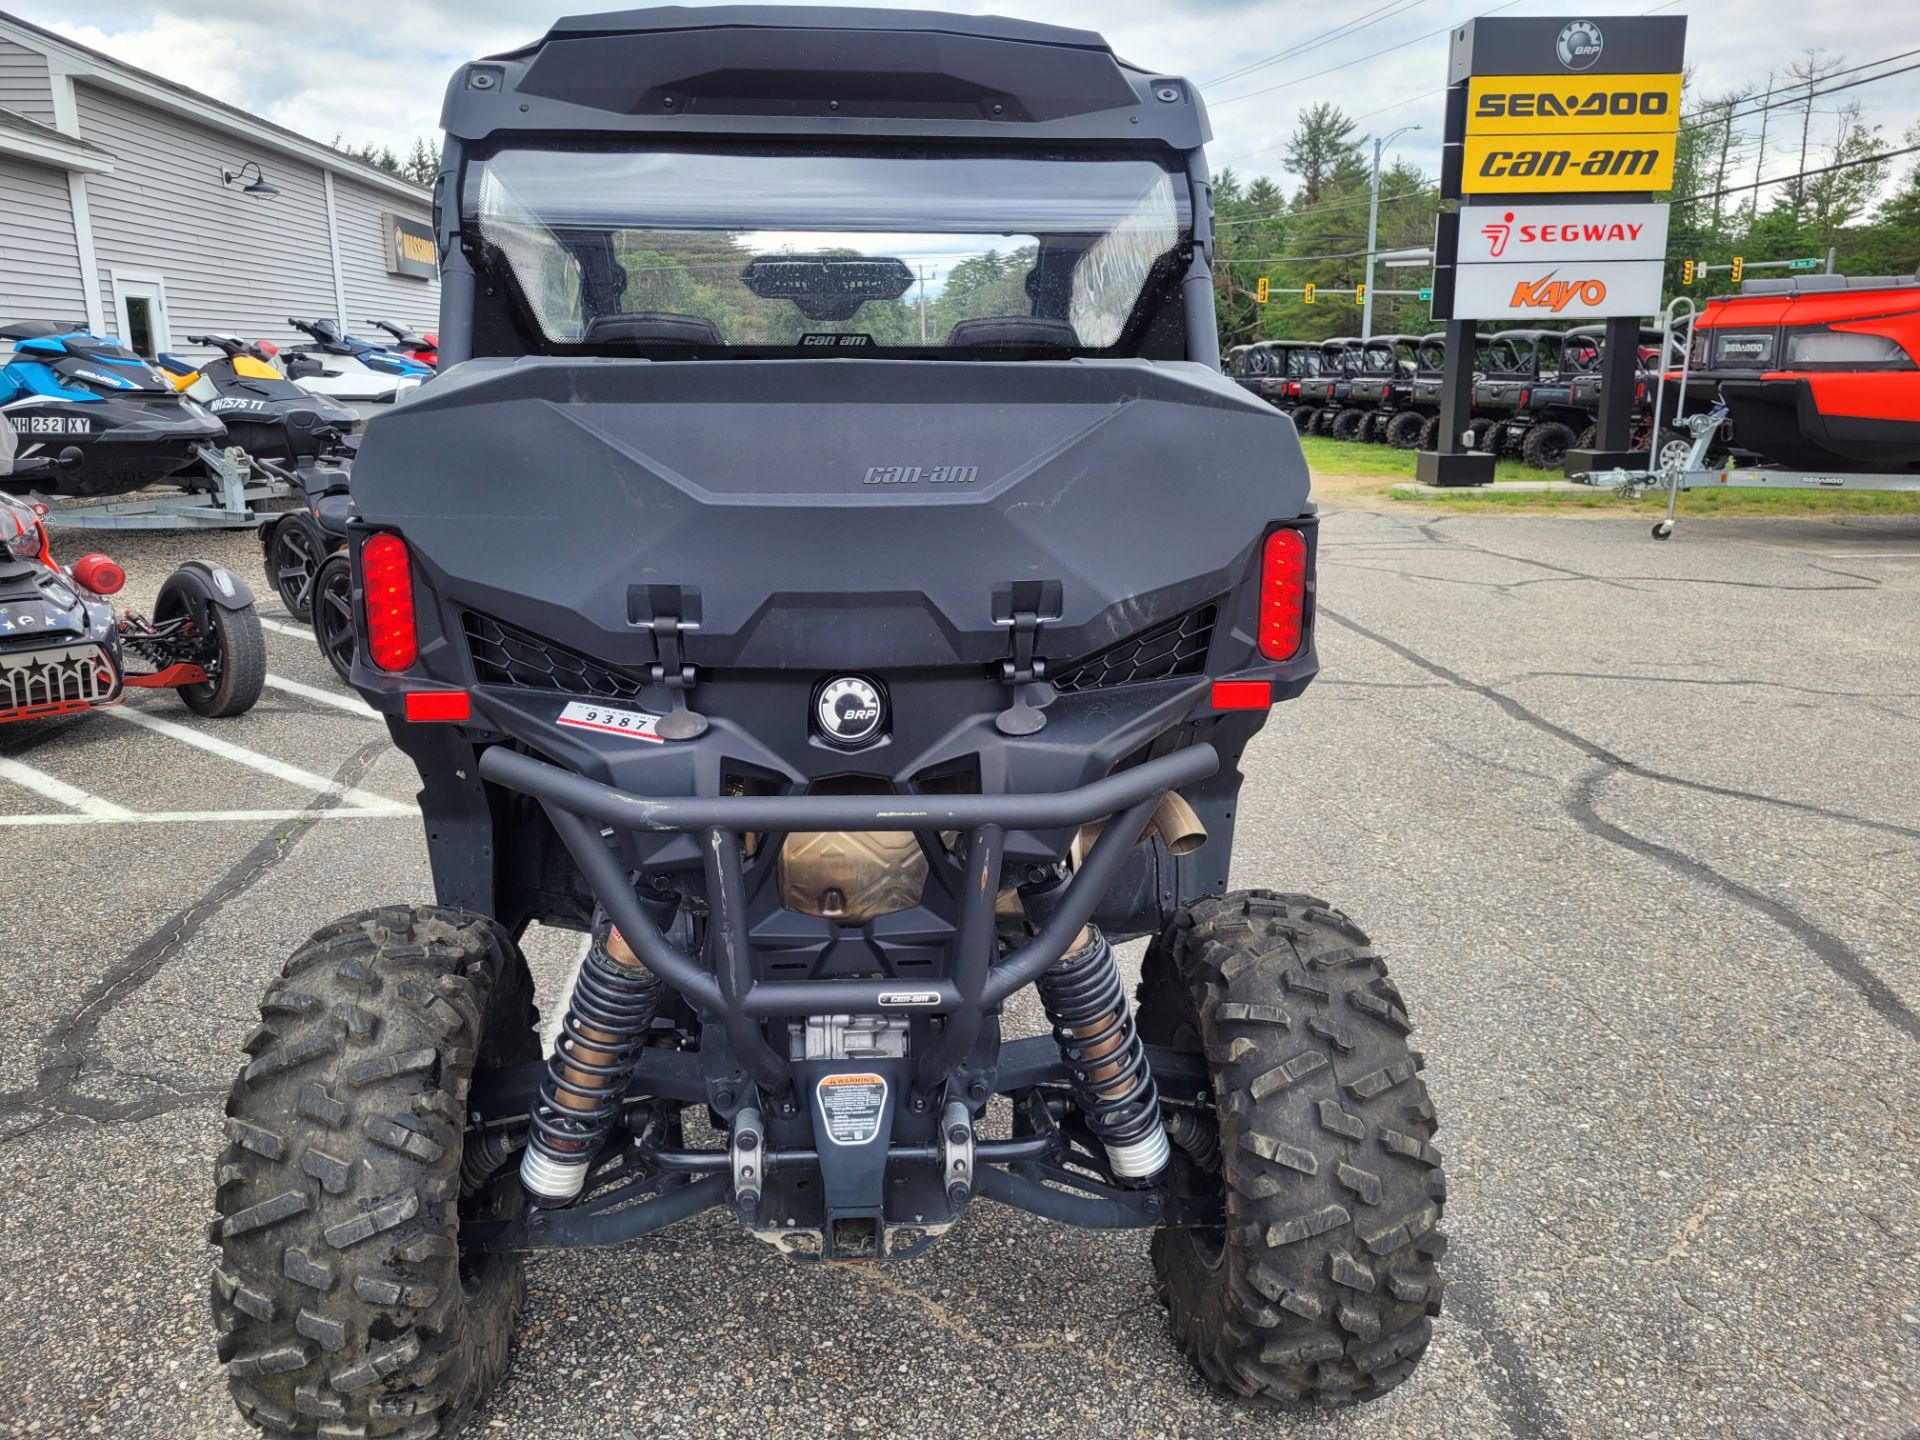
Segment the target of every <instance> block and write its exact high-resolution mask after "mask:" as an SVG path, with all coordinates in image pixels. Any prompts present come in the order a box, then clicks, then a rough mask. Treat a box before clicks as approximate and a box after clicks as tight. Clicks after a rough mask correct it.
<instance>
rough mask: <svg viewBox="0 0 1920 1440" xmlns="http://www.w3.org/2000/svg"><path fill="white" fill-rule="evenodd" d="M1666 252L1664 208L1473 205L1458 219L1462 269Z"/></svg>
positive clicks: (1656, 256) (1632, 257)
mask: <svg viewBox="0 0 1920 1440" xmlns="http://www.w3.org/2000/svg"><path fill="white" fill-rule="evenodd" d="M1666 253H1667V207H1666V206H1665V205H1650V204H1638V205H1475V206H1470V207H1468V208H1467V209H1466V210H1464V211H1462V212H1461V215H1460V263H1461V264H1462V265H1490V264H1494V263H1497V262H1504V263H1507V264H1515V263H1524V264H1528V265H1538V266H1547V267H1551V266H1555V265H1563V264H1567V263H1570V262H1573V261H1590V260H1658V259H1661V258H1662V257H1663V256H1665V254H1666Z"/></svg>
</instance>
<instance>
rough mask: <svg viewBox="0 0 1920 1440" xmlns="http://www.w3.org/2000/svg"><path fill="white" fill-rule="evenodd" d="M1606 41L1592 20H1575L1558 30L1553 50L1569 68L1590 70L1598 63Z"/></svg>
mask: <svg viewBox="0 0 1920 1440" xmlns="http://www.w3.org/2000/svg"><path fill="white" fill-rule="evenodd" d="M1606 43H1607V42H1606V40H1605V38H1604V37H1603V36H1602V35H1601V34H1600V27H1599V26H1598V25H1596V24H1594V23H1593V21H1591V20H1576V21H1574V22H1573V23H1572V24H1571V25H1569V26H1567V28H1566V29H1564V30H1562V31H1561V32H1560V38H1559V40H1557V41H1556V42H1555V43H1554V52H1555V53H1556V54H1558V55H1559V57H1560V63H1561V64H1562V65H1564V66H1566V67H1567V69H1569V70H1591V69H1592V68H1593V67H1594V66H1595V65H1596V64H1598V63H1599V61H1600V51H1601V50H1602V49H1603V48H1604V47H1605V46H1606Z"/></svg>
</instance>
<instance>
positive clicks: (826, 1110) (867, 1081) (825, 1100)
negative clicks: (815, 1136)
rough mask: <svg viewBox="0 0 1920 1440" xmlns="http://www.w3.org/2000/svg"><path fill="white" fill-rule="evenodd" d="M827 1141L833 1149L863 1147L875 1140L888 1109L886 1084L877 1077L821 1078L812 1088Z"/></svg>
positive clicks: (829, 1076) (883, 1078)
mask: <svg viewBox="0 0 1920 1440" xmlns="http://www.w3.org/2000/svg"><path fill="white" fill-rule="evenodd" d="M814 1089H815V1093H816V1094H817V1095H818V1097H819V1100H820V1117H821V1119H822V1120H823V1121H824V1122H825V1124H826V1130H827V1138H828V1139H829V1140H831V1141H832V1142H833V1143H834V1144H836V1145H865V1144H868V1143H870V1142H871V1141H873V1140H875V1139H876V1138H878V1136H879V1134H880V1116H881V1113H882V1112H883V1111H884V1110H885V1109H886V1107H887V1082H886V1079H885V1077H884V1076H880V1075H823V1076H822V1077H821V1078H820V1083H819V1084H818V1085H817V1086H815V1087H814Z"/></svg>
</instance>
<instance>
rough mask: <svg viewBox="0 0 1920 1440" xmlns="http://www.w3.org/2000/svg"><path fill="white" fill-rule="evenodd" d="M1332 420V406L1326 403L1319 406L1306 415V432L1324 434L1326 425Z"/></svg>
mask: <svg viewBox="0 0 1920 1440" xmlns="http://www.w3.org/2000/svg"><path fill="white" fill-rule="evenodd" d="M1332 420H1333V408H1332V407H1331V406H1328V405H1322V406H1319V407H1318V408H1316V409H1315V410H1314V412H1313V413H1312V414H1311V415H1310V416H1308V417H1307V433H1308V434H1310V435H1324V434H1326V433H1327V426H1328V425H1329V424H1330V423H1332Z"/></svg>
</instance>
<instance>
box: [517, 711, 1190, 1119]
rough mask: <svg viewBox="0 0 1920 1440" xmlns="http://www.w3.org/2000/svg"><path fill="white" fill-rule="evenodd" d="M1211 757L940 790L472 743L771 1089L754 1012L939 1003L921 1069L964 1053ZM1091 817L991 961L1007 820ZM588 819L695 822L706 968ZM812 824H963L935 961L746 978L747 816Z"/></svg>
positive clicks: (758, 821)
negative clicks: (756, 779)
mask: <svg viewBox="0 0 1920 1440" xmlns="http://www.w3.org/2000/svg"><path fill="white" fill-rule="evenodd" d="M1219 763H1220V761H1219V756H1218V755H1217V754H1216V753H1215V751H1214V749H1213V747H1212V746H1210V745H1205V744H1201V745H1193V746H1190V747H1188V748H1186V749H1182V750H1177V751H1174V752H1173V753H1172V754H1169V755H1163V756H1160V757H1158V758H1155V759H1151V760H1147V761H1144V762H1142V763H1141V764H1139V765H1136V766H1134V767H1132V768H1131V769H1128V770H1124V771H1121V772H1119V773H1118V774H1115V775H1110V776H1108V777H1107V778H1105V779H1103V780H1098V781H1095V782H1094V783H1093V784H1091V785H1084V786H1081V787H1080V788H1079V789H1076V790H1066V791H1059V792H1055V793H1051V794H1008V795H946V796H923V795H913V796H901V795H781V796H765V797H754V796H717V797H684V796H681V797H650V796H642V795H632V794H628V793H627V792H625V791H622V790H617V789H615V788H613V787H612V786H610V785H602V784H600V783H598V782H597V781H593V780H588V779H586V778H585V777H583V776H580V775H576V774H574V773H573V772H571V771H568V770H563V769H561V768H560V767H559V766H556V765H549V764H547V763H546V762H544V761H541V760H536V759H534V758H532V757H531V756H528V755H524V754H521V753H519V752H518V751H515V750H511V749H508V748H507V747H505V746H499V745H496V746H493V747H492V748H490V749H488V750H487V751H486V752H485V753H484V754H483V755H482V756H481V757H480V774H481V776H482V777H483V778H484V779H486V780H489V781H492V782H493V783H494V784H497V785H500V786H503V787H505V788H506V789H509V790H515V791H518V792H520V793H522V794H525V795H529V796H531V797H532V798H534V799H535V800H537V801H538V802H539V803H540V805H541V807H542V808H543V809H544V810H545V811H546V813H547V816H548V818H549V820H550V821H551V822H552V824H553V827H554V830H555V832H556V833H557V834H558V835H559V837H560V839H561V842H562V843H563V844H565V846H566V847H567V849H568V851H569V852H570V853H571V854H572V856H573V858H574V861H575V863H576V864H577V865H579V867H580V871H581V874H582V875H583V876H584V877H585V879H586V882H587V884H588V886H589V887H591V889H592V890H593V892H594V894H595V896H596V897H597V898H598V899H599V901H600V903H601V904H602V905H603V906H605V907H606V911H607V914H608V916H609V917H610V918H611V919H612V921H613V923H614V924H615V925H616V926H617V927H618V928H619V930H620V933H621V935H623V936H624V937H625V938H626V940H627V943H628V944H630V945H631V946H632V947H633V949H634V951H635V953H636V954H638V955H639V957H640V958H641V960H643V961H644V962H645V963H646V965H647V966H648V968H650V969H651V970H652V971H653V972H654V974H656V975H658V976H659V977H660V978H661V979H662V980H664V981H666V983H667V984H669V985H671V986H672V987H673V988H674V989H676V990H678V991H679V992H680V993H681V994H682V995H683V996H685V997H686V999H687V1000H688V1002H689V1003H690V1004H692V1006H693V1007H694V1009H695V1010H697V1011H699V1012H700V1013H701V1015H702V1016H704V1017H707V1018H710V1019H713V1020H716V1021H718V1022H719V1023H721V1024H722V1025H724V1026H725V1028H726V1032H727V1037H728V1040H729V1041H730V1043H731V1044H732V1046H733V1049H734V1051H735V1054H736V1055H737V1057H738V1058H739V1060H740V1061H741V1063H742V1064H743V1066H744V1067H745V1068H746V1070H747V1072H748V1073H749V1074H750V1075H752V1076H753V1078H754V1079H755V1080H756V1081H757V1082H759V1083H760V1084H761V1085H764V1086H767V1087H770V1088H772V1089H774V1090H777V1091H785V1090H787V1089H788V1088H790V1087H791V1085H792V1083H793V1073H792V1067H791V1065H790V1064H789V1062H788V1060H787V1059H786V1058H785V1057H784V1056H782V1055H781V1054H779V1053H778V1052H777V1051H776V1050H775V1049H774V1048H773V1047H772V1046H771V1045H769V1044H768V1043H767V1040H766V1037H765V1036H764V1035H763V1034H762V1033H761V1029H760V1022H761V1021H763V1020H766V1019H770V1018H774V1017H780V1016H803V1015H812V1014H829V1013H841V1012H866V1013H873V1012H879V1013H885V1012H889V1011H891V1012H894V1013H902V1012H905V1013H911V1014H923V1015H924V1014H937V1015H944V1016H945V1017H946V1027H945V1030H944V1032H943V1034H942V1038H941V1043H940V1044H938V1045H937V1046H934V1047H932V1048H930V1049H928V1050H926V1051H924V1052H923V1053H922V1054H921V1056H920V1059H919V1063H918V1067H917V1068H918V1069H919V1072H920V1075H921V1077H922V1078H923V1079H925V1080H932V1079H933V1078H935V1077H936V1076H937V1075H938V1074H939V1073H941V1072H942V1071H943V1069H944V1068H945V1067H947V1066H950V1065H951V1064H952V1063H953V1062H954V1061H955V1060H957V1059H958V1058H960V1057H963V1056H965V1055H966V1054H967V1053H968V1052H969V1051H970V1050H971V1048H972V1046H973V1042H974V1040H975V1038H976V1037H977V1036H978V1033H979V1028H980V1023H981V1020H982V1018H983V1017H984V1016H985V1015H986V1014H987V1013H988V1012H989V1011H991V1010H994V1009H997V1008H998V1007H999V1006H1000V1004H1001V1003H1002V1002H1003V1001H1005V1000H1006V998H1007V997H1008V996H1009V995H1011V994H1013V993H1014V991H1016V990H1018V989H1020V988H1021V987H1023V986H1025V985H1028V984H1031V983H1032V982H1033V980H1034V979H1035V978H1036V977H1038V976H1039V975H1040V974H1042V973H1043V972H1044V971H1046V970H1047V969H1048V968H1049V967H1050V966H1052V965H1054V964H1056V963H1057V962H1058V961H1059V960H1060V958H1061V956H1063V955H1064V954H1065V953H1066V951H1067V947H1068V946H1069V945H1071V944H1072V943H1073V940H1074V937H1075V936H1076V935H1078V934H1079V932H1080V929H1081V927H1082V926H1084V925H1085V924H1086V923H1087V920H1088V918H1089V917H1090V916H1091V915H1092V914H1093V910H1094V907H1095V906H1096V905H1097V904H1098V903H1099V900H1100V896H1101V895H1102V893H1103V892H1104V891H1105V890H1106V888H1107V886H1108V885H1110V884H1111V883H1112V882H1113V879H1114V877H1115V875H1116V874H1118V872H1119V869H1120V865H1121V862H1122V861H1123V859H1124V858H1125V857H1126V854H1127V852H1128V851H1130V850H1131V849H1132V848H1133V846H1134V844H1135V843H1136V842H1137V841H1138V840H1139V838H1140V836H1141V835H1142V833H1143V832H1144V831H1145V830H1146V828H1147V824H1148V822H1149V820H1151V818H1152V816H1153V810H1154V807H1155V806H1156V805H1157V804H1158V803H1159V801H1160V797H1161V796H1162V795H1164V794H1165V793H1166V792H1167V791H1168V790H1172V789H1177V788H1179V787H1180V786H1182V785H1188V784H1191V783H1193V782H1194V781H1197V780H1202V779H1205V778H1206V777H1207V776H1209V775H1211V774H1213V772H1214V771H1215V769H1217V768H1218V766H1219ZM1093 821H1103V822H1106V823H1105V825H1104V828H1103V829H1102V831H1101V835H1100V838H1099V840H1098V841H1097V842H1096V843H1095V845H1094V846H1093V849H1092V851H1091V853H1090V854H1089V855H1088V856H1087V858H1086V860H1085V862H1084V863H1083V864H1082V865H1081V866H1080V867H1079V869H1078V870H1077V871H1076V872H1075V874H1074V878H1073V880H1072V882H1071V883H1070V884H1069V885H1068V886H1067V887H1066V889H1065V891H1064V892H1063V896H1062V898H1061V900H1060V902H1059V904H1058V906H1057V908H1056V909H1055V910H1054V911H1053V913H1052V915H1051V916H1050V917H1049V919H1048V920H1047V923H1046V924H1045V926H1044V927H1043V928H1042V929H1041V931H1040V933H1039V934H1038V935H1036V936H1035V937H1034V938H1033V939H1032V940H1030V941H1029V942H1028V943H1027V944H1026V945H1024V946H1022V947H1021V948H1020V949H1018V950H1016V951H1014V952H1013V953H1012V954H1010V955H1007V956H1006V957H1004V958H1002V959H1000V960H999V963H997V964H996V963H994V961H995V955H994V950H995V943H994V903H995V900H996V898H997V896H998V893H999V889H1000V866H1001V857H1002V841H1003V839H1004V837H1005V834H1006V831H1007V830H1008V829H1009V828H1031V827H1039V828H1055V827H1069V826H1078V825H1084V824H1088V823H1090V822H1093ZM590 822H597V823H590ZM602 827H611V828H612V829H613V830H615V831H620V830H649V831H660V830H669V831H687V832H696V833H698V834H699V835H700V836H701V839H702V852H703V860H704V868H705V872H706V891H707V904H708V909H709V915H710V919H709V936H710V942H709V956H710V960H711V968H708V967H706V966H703V965H702V964H701V963H700V962H699V961H697V960H696V959H695V958H694V957H692V956H689V955H687V954H686V953H685V952H683V951H681V950H680V949H678V948H677V947H675V946H674V945H672V944H669V943H668V941H667V939H666V937H665V936H664V935H662V934H661V932H660V928H659V926H658V925H656V924H655V923H654V921H653V920H652V918H651V917H650V916H649V915H648V914H647V911H646V907H645V906H643V905H642V904H641V903H640V901H639V899H638V897H637V895H636V894H635V892H634V888H633V886H632V884H631V883H630V882H629V880H628V878H627V875H626V872H625V870H624V868H623V867H622V864H621V861H620V859H619V858H618V856H617V855H616V853H615V850H614V849H613V847H612V846H610V845H609V843H608V837H607V836H606V835H605V834H604V832H603V829H602ZM816 830H888V831H931V832H936V833H938V832H944V831H955V830H958V831H962V832H965V833H966V835H967V845H966V855H967V885H966V890H965V898H964V901H963V908H962V911H961V914H960V919H959V926H958V932H957V938H956V941H955V954H954V956H953V961H952V964H951V965H950V966H949V973H948V974H947V975H946V976H944V977H942V978H940V979H937V980H931V981H924V982H923V981H918V980H916V981H912V982H901V981H898V980H850V979H841V980H803V981H767V980H756V979H755V978H754V975H753V964H752V955H751V952H750V949H749V945H748V942H747V938H746V909H745V903H744V894H743V889H742V882H741V863H742V862H741V837H742V836H743V835H744V834H747V833H749V832H762V833H774V834H788V833H793V832H796V831H816Z"/></svg>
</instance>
